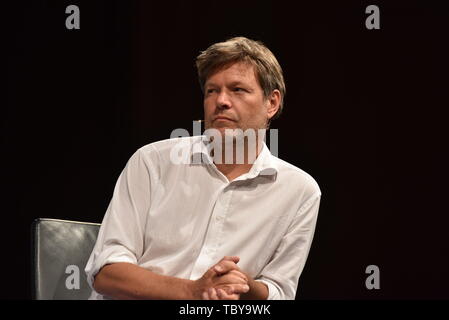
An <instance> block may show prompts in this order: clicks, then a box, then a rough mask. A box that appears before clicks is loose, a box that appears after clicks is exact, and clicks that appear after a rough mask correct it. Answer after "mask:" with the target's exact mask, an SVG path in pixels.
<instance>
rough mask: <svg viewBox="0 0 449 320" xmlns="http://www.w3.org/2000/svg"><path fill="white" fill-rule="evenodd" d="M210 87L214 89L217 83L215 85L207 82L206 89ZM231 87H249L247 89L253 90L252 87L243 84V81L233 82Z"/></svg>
mask: <svg viewBox="0 0 449 320" xmlns="http://www.w3.org/2000/svg"><path fill="white" fill-rule="evenodd" d="M208 86H211V87H214V86H217V85H216V84H215V83H213V82H206V83H205V85H204V87H205V88H206V87H208ZM229 86H231V87H234V86H244V87H247V88H251V86H250V85H248V84H245V83H243V82H241V81H238V80H237V81H233V82H231V83H230V84H229Z"/></svg>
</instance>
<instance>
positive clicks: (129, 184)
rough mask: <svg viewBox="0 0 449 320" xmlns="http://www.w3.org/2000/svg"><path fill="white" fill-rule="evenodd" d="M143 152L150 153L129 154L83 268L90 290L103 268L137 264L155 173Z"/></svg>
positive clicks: (142, 247) (141, 247)
mask: <svg viewBox="0 0 449 320" xmlns="http://www.w3.org/2000/svg"><path fill="white" fill-rule="evenodd" d="M145 152H147V153H148V152H150V151H143V150H142V149H139V150H138V151H137V152H136V153H134V154H133V156H132V157H131V158H130V159H129V161H128V163H127V164H126V166H125V168H124V170H123V171H122V173H121V174H120V177H119V178H118V180H117V183H116V185H115V189H114V193H113V196H112V199H111V201H110V203H109V206H108V208H107V210H106V214H105V216H104V218H103V222H102V224H101V227H100V230H99V233H98V238H97V241H96V243H95V246H94V249H93V251H92V253H91V255H90V258H89V260H88V262H87V265H86V268H85V272H86V275H87V281H88V283H89V285H90V286H91V287H92V289H93V282H94V277H95V275H96V274H97V273H98V272H99V271H100V269H101V268H102V267H103V266H104V265H106V264H110V263H117V262H128V263H133V264H137V261H138V260H139V258H140V257H141V255H142V254H143V250H144V230H145V225H146V220H147V213H148V211H149V208H150V202H151V189H152V188H154V185H155V183H156V181H155V179H156V172H157V170H155V169H154V167H152V166H151V165H150V164H149V161H148V160H146V156H147V154H146V153H145ZM154 153H156V151H155V150H154Z"/></svg>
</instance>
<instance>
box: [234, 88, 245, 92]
mask: <svg viewBox="0 0 449 320" xmlns="http://www.w3.org/2000/svg"><path fill="white" fill-rule="evenodd" d="M234 91H235V92H243V91H246V90H245V89H243V88H240V87H235V88H234Z"/></svg>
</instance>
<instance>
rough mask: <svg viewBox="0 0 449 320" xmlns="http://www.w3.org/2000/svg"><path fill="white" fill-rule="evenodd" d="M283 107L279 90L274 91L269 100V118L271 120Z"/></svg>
mask: <svg viewBox="0 0 449 320" xmlns="http://www.w3.org/2000/svg"><path fill="white" fill-rule="evenodd" d="M280 105H281V92H280V91H279V90H278V89H275V90H273V92H272V93H271V95H270V97H269V98H268V99H267V117H268V119H271V118H272V117H273V116H274V115H275V114H276V112H278V110H279V106H280Z"/></svg>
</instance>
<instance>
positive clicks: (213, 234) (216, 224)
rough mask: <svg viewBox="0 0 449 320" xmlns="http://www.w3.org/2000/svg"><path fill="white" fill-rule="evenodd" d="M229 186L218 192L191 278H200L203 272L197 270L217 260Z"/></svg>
mask: <svg viewBox="0 0 449 320" xmlns="http://www.w3.org/2000/svg"><path fill="white" fill-rule="evenodd" d="M226 188H227V186H225V187H223V188H222V189H221V190H220V192H219V193H218V196H217V200H216V201H215V205H214V208H213V211H212V215H211V218H210V222H209V227H208V230H207V232H206V235H205V239H204V242H203V246H202V248H201V249H200V253H199V255H198V258H197V261H196V263H195V265H194V267H193V270H192V274H191V278H192V279H194V278H199V277H201V276H202V274H199V273H198V271H197V270H202V269H206V268H208V267H210V266H212V264H214V263H215V262H217V261H215V260H217V257H216V252H217V250H218V248H219V244H220V243H221V241H220V236H221V230H222V224H223V220H224V219H223V214H222V213H223V211H225V210H227V207H228V205H227V203H228V201H226V198H227V197H229V195H228V194H227V192H226Z"/></svg>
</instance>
